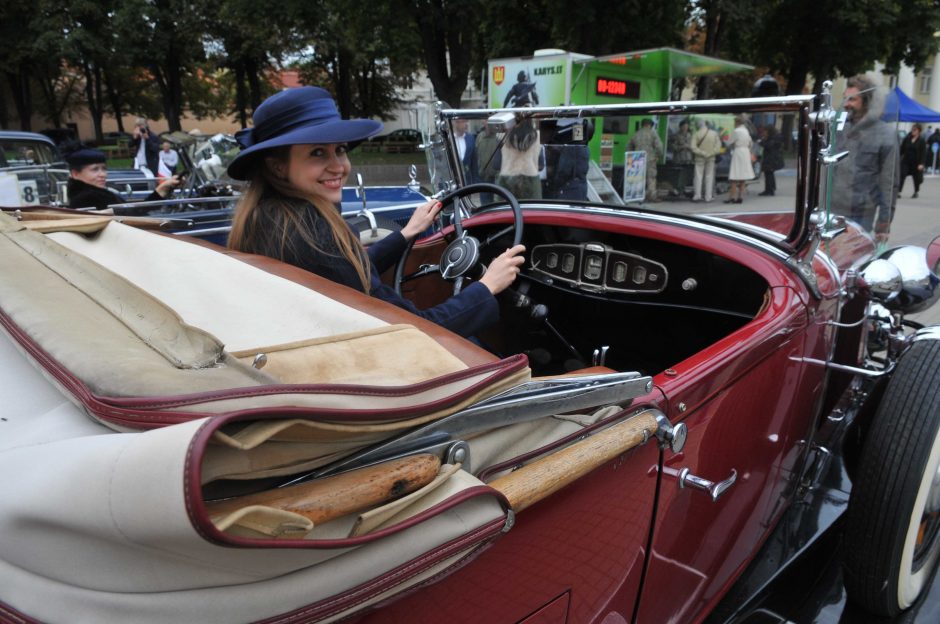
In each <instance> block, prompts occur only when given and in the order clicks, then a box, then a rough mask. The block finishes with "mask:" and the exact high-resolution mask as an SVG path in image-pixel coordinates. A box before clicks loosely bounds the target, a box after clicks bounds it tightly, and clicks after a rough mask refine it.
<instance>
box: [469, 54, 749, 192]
mask: <svg viewBox="0 0 940 624" xmlns="http://www.w3.org/2000/svg"><path fill="white" fill-rule="evenodd" d="M752 69H753V67H752V66H751V65H745V64H743V63H735V62H732V61H726V60H723V59H718V58H713V57H709V56H704V55H701V54H695V53H693V52H686V51H683V50H676V49H674V48H655V49H650V50H639V51H635V52H623V53H620V54H611V55H608V56H600V57H596V56H590V55H587V54H579V53H576V52H567V51H565V50H557V49H549V50H538V51H536V52H535V53H534V54H533V55H531V56H519V57H514V58H502V59H492V60H490V61H489V62H488V67H487V83H488V84H487V94H488V96H487V97H488V99H487V103H488V105H489V107H490V108H506V107H521V106H527V105H531V106H559V105H568V104H572V105H585V106H589V105H594V104H616V103H622V102H663V101H669V100H672V99H674V98H673V97H671V95H672V87H673V81H674V80H676V79H680V78H686V77H699V76H712V75H718V74H728V73H735V72H742V71H750V70H752ZM642 119H643V118H642V117H640V116H637V117H622V118H613V119H610V118H608V119H604V122H603V128H594V129H593V137H592V138H591V140H590V141H589V143H588V145H589V146H590V150H591V159H592V160H593V161H594V162H596V163H597V164H598V165H599V167H600V169H601V170H602V171H603V172H604V174H605V176H607V178H608V179H609V180H610V181H611V182H612V184H613V186H614V188H617V189H622V188H623V171H624V162H625V154H626V152H627V151H628V150H627V145H628V143H629V140H630V137H632V136H633V134H634V133H635V132H636V130H637V129H639V127H640V123H641V121H642ZM658 121H659V120H658V119H655V118H654V119H653V123H654V125H655V126H656V129H657V132H658V133H659V136H660V139H662V141H663V145H664V148H665V149H664V152H666V151H668V136H669V133H670V132H671V131H674V130H675V129H674V128H666V127H665V125H662V126H661V125H660V124H659V123H658ZM724 125H726V124H720V126H719V127H721V126H724ZM664 160H665V158H664ZM664 173H665V172H664Z"/></svg>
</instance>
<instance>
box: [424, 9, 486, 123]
mask: <svg viewBox="0 0 940 624" xmlns="http://www.w3.org/2000/svg"><path fill="white" fill-rule="evenodd" d="M444 13H445V8H444V5H443V3H442V2H441V0H432V1H431V2H429V3H427V4H423V3H422V4H421V5H419V4H416V5H413V13H412V15H413V17H414V20H415V23H416V24H417V25H418V31H419V32H420V33H421V42H422V47H423V48H424V62H425V65H426V66H427V68H428V78H429V79H430V81H431V84H432V85H434V93H435V95H437V98H438V99H439V100H442V101H444V102H446V103H447V105H448V106H450V107H451V108H460V103H461V99H462V98H463V92H464V91H465V90H466V88H467V74H468V73H469V71H470V62H469V59H470V51H471V50H472V49H473V46H472V45H471V42H464V41H461V36H462V34H463V33H467V36H468V37H469V36H471V35H470V33H472V32H473V28H471V26H472V24H459V25H448V24H447V19H446V17H445V14H444ZM448 28H449V29H448ZM448 56H450V66H449V67H448V62H447V61H448Z"/></svg>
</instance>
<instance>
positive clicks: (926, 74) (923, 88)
mask: <svg viewBox="0 0 940 624" xmlns="http://www.w3.org/2000/svg"><path fill="white" fill-rule="evenodd" d="M931 74H933V67H925V68H924V71H923V72H921V74H920V92H921V93H930V76H931Z"/></svg>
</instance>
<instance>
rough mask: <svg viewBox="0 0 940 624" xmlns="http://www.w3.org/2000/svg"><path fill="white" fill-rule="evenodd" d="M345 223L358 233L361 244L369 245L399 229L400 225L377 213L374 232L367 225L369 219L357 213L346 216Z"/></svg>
mask: <svg viewBox="0 0 940 624" xmlns="http://www.w3.org/2000/svg"><path fill="white" fill-rule="evenodd" d="M346 223H348V224H349V227H351V228H352V229H353V231H354V232H356V233H357V234H359V240H360V241H362V244H363V245H371V244H372V243H374V242H376V241H380V240H382V239H383V238H385V237H386V236H388V235H389V234H391V233H392V232H398V231H399V230H401V226H400V225H398V224H397V223H395V222H394V221H392V220H391V219H386V218H385V217H380V216H378V215H376V217H375V232H373V231H372V227H371V225H369V219H368V218H367V217H364V216H359V215H357V216H355V217H348V218H346Z"/></svg>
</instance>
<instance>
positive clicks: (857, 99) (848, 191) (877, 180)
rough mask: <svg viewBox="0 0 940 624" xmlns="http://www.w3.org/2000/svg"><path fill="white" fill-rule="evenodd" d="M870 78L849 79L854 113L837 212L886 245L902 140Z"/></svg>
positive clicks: (843, 142)
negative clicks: (887, 119) (885, 118)
mask: <svg viewBox="0 0 940 624" xmlns="http://www.w3.org/2000/svg"><path fill="white" fill-rule="evenodd" d="M876 95H878V94H877V92H876V87H875V85H874V83H873V82H872V81H871V80H870V79H868V78H867V77H865V76H853V77H851V78H849V79H848V81H846V88H845V93H844V95H843V100H842V106H843V108H844V109H845V111H846V112H847V113H848V121H847V123H846V125H845V129H844V130H843V132H842V133H841V134H840V136H839V137H838V138H837V139H836V146H835V147H836V150H837V151H839V152H841V151H845V150H847V151H848V152H849V155H848V156H847V157H846V158H845V159H844V160H842V161H841V162H840V163H839V164H837V165H836V166H835V171H834V175H833V182H832V192H831V194H830V196H831V198H832V211H833V212H835V213H836V214H841V215H844V216H846V217H848V218H849V219H851V220H853V221H855V222H856V223H858V224H860V225H861V226H862V227H863V228H865V229H866V230H868V231H869V232H872V234H873V235H874V237H875V240H876V242H878V243H884V242H886V241H887V240H888V234H889V232H890V231H891V219H892V218H893V216H894V203H895V197H896V195H897V181H898V141H897V136H896V134H895V131H894V128H893V127H892V126H890V125H889V124H887V123H885V122H883V121H881V118H880V117H881V113H882V108H883V101H879V100H878V99H877V98H876Z"/></svg>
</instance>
